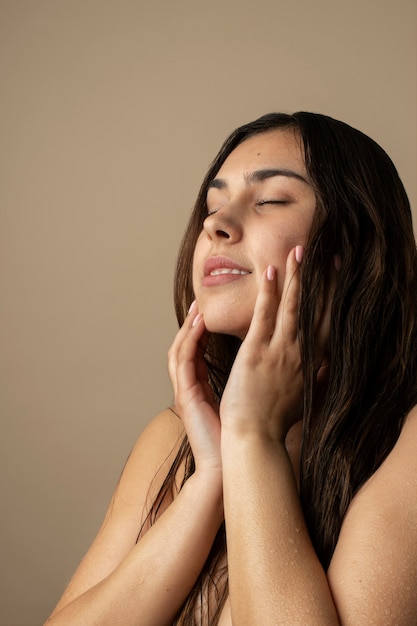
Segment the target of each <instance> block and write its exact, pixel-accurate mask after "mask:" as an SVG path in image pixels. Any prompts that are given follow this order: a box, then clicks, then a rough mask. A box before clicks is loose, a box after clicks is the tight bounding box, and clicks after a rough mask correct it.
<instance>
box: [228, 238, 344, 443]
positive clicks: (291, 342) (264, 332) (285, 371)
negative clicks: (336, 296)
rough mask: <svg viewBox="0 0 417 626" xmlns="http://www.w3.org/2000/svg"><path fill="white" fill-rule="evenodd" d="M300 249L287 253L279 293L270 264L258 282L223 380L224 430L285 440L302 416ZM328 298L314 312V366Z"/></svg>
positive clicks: (320, 349)
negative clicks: (240, 339) (242, 336)
mask: <svg viewBox="0 0 417 626" xmlns="http://www.w3.org/2000/svg"><path fill="white" fill-rule="evenodd" d="M302 253H303V249H302V247H301V246H298V247H297V248H293V249H292V250H291V252H290V253H289V255H288V258H287V263H286V273H285V279H284V285H283V288H282V296H281V297H280V293H279V290H278V284H277V272H276V269H275V268H274V267H272V266H269V267H268V268H267V269H266V270H265V272H264V274H263V276H262V280H261V285H260V289H259V294H258V297H257V300H256V304H255V309H254V314H253V318H252V322H251V325H250V328H249V330H248V333H247V335H246V337H245V340H244V341H243V343H242V345H241V347H240V349H239V352H238V354H237V357H236V360H235V362H234V365H233V368H232V371H231V373H230V376H229V380H228V382H227V385H226V388H225V391H224V394H223V397H222V401H221V405H220V417H221V423H222V431H223V430H224V429H227V430H228V431H229V430H233V431H234V432H236V433H240V434H243V435H244V436H245V435H250V434H255V435H259V436H265V437H267V438H270V439H274V440H280V441H284V440H285V436H286V434H287V432H288V430H289V429H290V428H291V426H292V425H293V424H294V423H295V422H297V421H299V420H300V419H302V412H303V371H302V362H301V355H300V346H299V340H298V333H297V315H298V304H299V293H300V272H299V262H298V261H297V257H298V258H299V259H300V260H301V257H302ZM331 300H332V298H331V296H330V295H329V296H328V297H327V299H323V304H322V305H321V309H322V310H320V311H317V312H316V313H317V314H316V319H317V323H316V355H317V369H318V367H319V366H320V363H321V361H322V359H323V355H324V351H325V345H326V342H327V336H328V330H329V320H330V308H331Z"/></svg>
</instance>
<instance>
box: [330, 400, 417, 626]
mask: <svg viewBox="0 0 417 626" xmlns="http://www.w3.org/2000/svg"><path fill="white" fill-rule="evenodd" d="M416 452H417V407H414V408H413V410H412V411H411V412H410V413H409V415H408V417H407V419H406V421H405V424H404V426H403V429H402V432H401V435H400V437H399V439H398V441H397V443H396V444H395V446H394V448H393V450H392V451H391V453H390V454H389V455H388V457H387V458H386V459H385V461H384V463H383V464H382V465H381V467H380V468H379V469H378V470H377V472H375V474H374V475H373V476H372V477H371V478H370V479H369V480H368V481H367V483H366V484H365V485H364V486H363V487H362V489H361V490H360V491H359V493H358V494H357V495H356V496H355V498H354V499H353V501H352V503H351V506H350V507H349V510H348V512H347V514H346V517H345V520H344V522H343V524H342V528H341V532H340V536H339V541H338V543H337V546H336V550H335V552H334V555H333V559H332V562H331V564H330V568H329V571H328V578H329V584H330V586H331V588H332V592H333V595H334V598H335V602H336V605H337V608H338V611H339V615H340V617H341V623H342V624H352V625H353V624H355V625H356V626H361V625H362V624H366V625H367V626H369V625H372V624H378V626H385V625H387V626H388V625H391V624H394V623H395V624H396V625H398V626H412V625H413V624H415V623H416V616H417V595H416V593H415V588H416V586H417V453H416Z"/></svg>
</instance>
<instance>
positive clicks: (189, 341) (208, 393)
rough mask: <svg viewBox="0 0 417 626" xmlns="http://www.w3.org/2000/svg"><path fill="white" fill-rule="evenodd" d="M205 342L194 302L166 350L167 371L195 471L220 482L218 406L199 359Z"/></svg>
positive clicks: (204, 365)
mask: <svg viewBox="0 0 417 626" xmlns="http://www.w3.org/2000/svg"><path fill="white" fill-rule="evenodd" d="M207 341H208V332H207V330H206V328H205V325H204V320H203V317H202V315H201V314H200V313H199V312H198V306H197V303H196V302H194V303H193V304H192V305H191V307H190V310H189V312H188V315H187V317H186V319H185V321H184V324H183V325H182V327H181V329H180V330H179V331H178V333H177V335H176V337H175V339H174V342H173V344H172V346H171V348H170V349H169V352H168V369H169V375H170V378H171V382H172V386H173V388H174V393H175V406H176V409H177V410H178V413H179V415H180V417H181V419H182V421H183V424H184V428H185V431H186V433H187V436H188V440H189V442H190V445H191V449H192V451H193V454H194V459H195V465H196V472H199V473H200V472H204V471H209V472H212V473H213V472H215V471H218V472H219V479H220V480H221V454H220V418H219V407H218V404H217V403H216V401H215V399H214V396H213V392H212V389H211V387H210V385H209V382H208V372H207V365H206V363H205V361H204V358H203V357H204V351H205V347H206V345H207Z"/></svg>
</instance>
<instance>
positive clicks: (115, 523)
mask: <svg viewBox="0 0 417 626" xmlns="http://www.w3.org/2000/svg"><path fill="white" fill-rule="evenodd" d="M272 135H273V136H272ZM244 143H245V144H246V145H243V144H242V145H243V148H242V149H240V150H236V151H234V152H233V153H232V155H230V156H231V157H232V158H230V159H227V160H226V162H225V164H224V166H222V169H221V171H220V172H219V179H220V181H221V182H220V183H216V185H217V186H216V187H215V188H214V190H215V193H216V194H217V192H220V194H219V195H215V196H214V198H213V197H212V196H211V197H210V200H211V201H212V202H213V203H214V207H213V210H214V212H213V213H212V215H210V216H209V217H208V218H207V220H206V223H205V227H204V230H203V232H202V234H201V236H200V239H199V243H198V244H197V248H196V257H195V292H196V298H197V302H196V303H195V304H194V306H193V307H192V308H191V310H190V312H189V314H188V316H187V318H186V320H185V322H184V324H183V326H182V328H181V329H180V330H179V332H178V334H177V336H176V337H175V339H174V342H173V344H172V346H171V349H170V351H169V371H170V376H171V380H172V384H173V389H174V392H175V411H176V412H177V413H178V415H179V416H180V419H178V417H176V416H175V415H174V414H173V413H172V412H171V411H169V410H167V411H164V412H162V413H161V414H160V415H159V416H157V417H156V418H155V419H154V420H153V421H152V422H151V423H150V424H149V426H148V427H147V428H146V429H145V431H144V432H143V434H142V435H141V436H140V438H139V440H138V442H137V444H136V446H135V448H134V450H133V451H132V454H131V455H130V457H129V460H128V462H127V465H126V468H125V470H124V472H123V475H122V477H121V480H120V483H119V485H118V488H117V489H116V491H115V494H114V497H113V500H112V503H111V505H110V507H109V510H108V513H107V515H106V518H105V521H104V523H103V526H102V528H101V529H100V531H99V533H98V535H97V537H96V539H95V541H94V543H93V544H92V546H91V548H90V549H89V551H88V552H87V554H86V556H85V558H84V560H83V561H82V563H81V564H80V566H79V568H78V570H77V571H76V573H75V574H74V577H73V579H72V581H71V582H70V584H69V585H68V588H67V590H66V591H65V593H64V595H63V597H62V598H61V600H60V602H59V603H58V606H57V607H56V609H55V610H54V612H53V613H52V615H51V617H50V619H49V620H48V624H50V625H58V624H71V626H76V625H77V624H80V626H81V625H82V626H89V625H90V624H91V625H92V624H100V626H105V625H106V624H109V625H112V626H114V625H117V624H121V625H123V626H129V625H132V626H133V625H136V626H137V625H140V626H162V625H164V624H167V625H168V624H172V622H173V620H174V618H175V616H176V615H177V613H178V611H179V609H180V607H181V606H182V604H183V602H184V601H185V599H186V598H187V597H188V595H189V593H190V591H191V589H192V587H193V585H194V583H195V581H196V579H197V576H198V574H199V572H200V570H201V568H202V566H203V564H204V562H205V560H206V558H207V556H208V553H209V551H210V547H211V545H212V542H213V540H214V537H215V535H216V532H217V530H218V528H219V526H220V524H221V522H222V521H223V519H225V521H226V532H227V546H228V572H229V591H230V593H229V599H228V601H227V603H226V605H225V607H224V610H223V613H222V616H221V619H220V625H221V626H230V625H234V626H245V625H250V626H253V624H262V625H265V626H276V625H279V624H285V625H287V626H288V625H298V624H303V625H304V624H308V626H315V625H317V626H326V625H331V626H333V625H338V624H341V625H343V626H370V625H372V624H375V625H378V626H392V625H393V624H395V625H396V626H414V625H415V623H416V615H417V596H416V594H415V588H416V585H417V565H416V564H417V523H416V520H417V455H416V454H415V442H416V441H417V409H413V411H412V412H411V413H410V414H409V416H408V418H407V420H406V423H405V425H404V428H403V431H402V433H401V436H400V438H399V440H398V442H397V444H396V445H395V447H394V449H393V450H392V452H391V453H390V455H389V456H388V457H387V459H386V460H385V462H384V463H383V464H382V465H381V467H380V468H379V469H378V471H377V472H376V473H375V474H374V475H373V476H372V477H371V479H370V480H369V481H368V482H367V483H366V484H365V485H364V486H363V488H362V489H361V490H360V492H359V493H358V494H357V496H356V497H355V498H354V500H353V501H352V503H351V506H350V508H349V510H348V512H347V514H346V517H345V519H344V522H343V525H342V529H341V533H340V537H339V540H338V543H337V546H336V549H335V552H334V555H333V558H332V561H331V564H330V567H329V570H328V571H327V572H324V571H323V569H322V567H321V565H320V563H319V561H318V559H317V556H316V554H315V552H314V549H313V547H312V545H311V542H310V539H309V535H308V532H307V528H306V524H305V521H304V517H303V514H302V510H301V506H300V501H299V495H298V455H299V447H300V410H301V408H300V406H299V398H300V396H301V392H302V386H303V380H302V373H301V361H300V351H299V345H298V340H297V332H296V321H297V319H296V316H297V305H298V297H299V271H298V268H299V264H300V262H302V253H303V245H304V238H305V236H306V234H307V232H308V227H309V223H310V222H309V220H310V219H311V216H312V212H313V210H314V205H313V204H312V195H311V189H309V186H308V182H307V183H304V182H302V180H298V179H297V180H293V178H291V177H288V176H287V177H286V178H285V181H283V180H282V179H283V177H282V175H280V176H279V177H278V179H276V180H274V181H273V182H272V181H271V180H270V179H268V187H262V184H263V183H264V182H265V181H262V180H258V181H255V180H254V177H251V176H248V171H251V172H253V171H259V170H262V171H263V170H265V168H267V167H269V169H272V168H277V167H278V166H279V169H281V170H283V169H285V170H289V169H290V170H291V171H292V172H295V173H296V174H297V175H298V174H299V175H300V176H301V177H303V176H305V169H304V168H303V162H302V157H301V154H300V151H299V144H298V143H297V140H296V138H295V137H294V135H290V134H288V133H286V134H285V136H284V133H280V134H277V133H275V134H272V133H268V137H265V136H260V143H259V142H258V143H256V142H252V143H250V140H247V142H244ZM239 148H240V147H239ZM277 155H278V156H277ZM274 159H278V161H276V160H274ZM248 168H249V169H248ZM289 178H291V180H289ZM255 183H256V184H255ZM259 185H261V187H260V186H259ZM270 185H272V186H270ZM284 191H285V194H284ZM266 194H267V195H266ZM284 195H285V198H284ZM283 200H285V202H283ZM261 201H262V202H261ZM277 206H278V207H279V209H278V212H276V211H275V209H276V207H277ZM289 225H290V226H291V227H289ZM274 229H275V232H274ZM286 229H287V230H286ZM271 233H272V234H271ZM277 238H279V246H275V248H274V247H273V243H274V241H277ZM220 255H221V256H222V258H225V257H226V258H229V259H231V260H232V261H236V262H237V261H238V264H239V266H240V267H242V268H243V270H242V273H241V274H240V275H239V276H238V277H237V278H233V280H232V281H231V283H230V284H229V283H228V282H227V281H228V280H229V279H225V278H221V276H222V274H218V273H216V271H214V274H211V276H212V277H211V278H209V279H206V274H205V270H204V267H206V266H205V263H206V261H207V259H208V258H209V259H211V258H213V257H217V256H220ZM210 263H211V261H210ZM210 267H211V268H213V266H212V265H211V266H210ZM222 269H225V266H224V264H223V266H222ZM226 271H227V269H226ZM213 276H214V278H213ZM216 276H220V278H216ZM333 279H334V280H333V284H335V282H336V281H337V269H336V267H335V269H334V276H333ZM331 299H332V293H331V290H330V292H329V293H328V294H326V297H323V302H322V305H321V308H320V310H318V311H317V315H316V319H317V323H316V336H317V345H316V353H317V368H319V367H320V365H321V363H322V359H323V354H324V347H325V343H326V338H327V334H328V328H329V314H330V306H331ZM230 311H235V312H236V311H237V312H240V314H241V315H240V317H239V316H238V315H237V313H236V314H235V315H231V314H230ZM216 324H221V328H222V329H223V331H224V332H229V333H231V334H236V335H237V336H239V337H240V338H241V339H242V340H243V343H242V346H241V348H240V350H239V353H238V355H237V358H236V360H235V363H234V366H233V368H232V372H231V374H230V377H229V380H228V383H227V385H226V388H225V390H224V394H223V397H222V400H221V404H220V407H219V406H217V405H216V403H215V402H214V400H213V396H212V393H211V390H210V387H209V385H208V382H207V372H206V369H205V365H204V361H203V359H202V355H201V350H200V348H199V342H200V341H201V340H202V339H203V338H204V336H205V335H206V334H207V333H208V332H214V331H219V328H216ZM184 431H185V432H186V434H187V436H188V439H189V442H190V445H191V448H192V450H193V454H194V458H195V463H196V471H195V473H194V474H193V476H192V477H191V478H190V479H189V480H188V481H187V482H186V484H185V486H184V487H183V489H182V490H181V491H180V492H179V493H178V490H175V489H174V490H173V492H172V494H170V496H169V497H168V498H167V499H166V501H165V503H164V508H163V511H161V512H160V515H159V517H158V519H157V521H156V523H155V524H154V525H153V526H152V527H151V528H147V529H146V530H147V532H146V533H145V534H144V536H143V537H142V538H141V539H140V541H139V542H138V543H136V538H137V536H138V533H139V530H140V527H141V523H142V521H143V519H144V517H145V515H146V511H147V510H148V507H149V502H150V501H151V500H152V497H153V496H154V495H155V494H156V493H157V492H158V490H159V487H160V485H161V484H162V481H163V479H164V477H165V475H166V473H167V471H168V469H169V467H170V465H171V463H172V460H173V459H174V457H175V454H176V451H177V450H178V446H179V442H180V439H181V436H182V434H183V432H184ZM179 479H180V477H179Z"/></svg>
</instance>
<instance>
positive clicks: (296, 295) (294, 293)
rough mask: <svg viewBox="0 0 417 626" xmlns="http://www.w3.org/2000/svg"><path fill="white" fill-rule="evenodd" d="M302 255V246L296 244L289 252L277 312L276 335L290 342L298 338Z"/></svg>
mask: <svg viewBox="0 0 417 626" xmlns="http://www.w3.org/2000/svg"><path fill="white" fill-rule="evenodd" d="M302 256H303V247H302V246H296V247H295V248H293V249H292V250H291V251H290V253H289V254H288V257H287V262H286V266H285V278H284V284H283V287H282V294H281V301H280V305H279V308H278V314H277V324H276V333H275V336H276V338H278V339H279V340H282V338H284V339H285V340H286V341H288V342H294V341H295V340H296V339H297V319H298V306H299V299H300V272H299V266H300V263H301V260H302Z"/></svg>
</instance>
